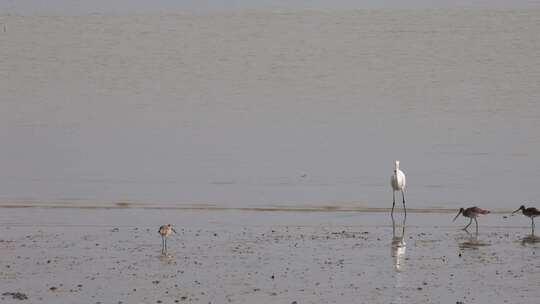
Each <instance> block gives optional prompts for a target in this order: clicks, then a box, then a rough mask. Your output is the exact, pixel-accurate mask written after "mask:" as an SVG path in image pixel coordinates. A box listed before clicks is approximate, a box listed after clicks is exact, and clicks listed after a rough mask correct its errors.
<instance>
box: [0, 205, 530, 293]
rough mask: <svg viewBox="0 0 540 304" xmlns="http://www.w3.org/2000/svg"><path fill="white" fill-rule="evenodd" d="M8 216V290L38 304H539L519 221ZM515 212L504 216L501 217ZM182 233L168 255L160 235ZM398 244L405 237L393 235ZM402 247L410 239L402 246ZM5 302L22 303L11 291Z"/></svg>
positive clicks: (104, 212) (153, 213)
mask: <svg viewBox="0 0 540 304" xmlns="http://www.w3.org/2000/svg"><path fill="white" fill-rule="evenodd" d="M401 216H402V214H400V213H396V222H397V223H396V224H397V225H396V230H395V231H394V232H395V235H394V234H393V231H392V221H391V218H390V216H389V215H388V214H387V213H373V212H368V213H364V212H357V213H355V212H315V213H314V212H277V211H274V212H264V211H257V212H254V211H240V210H228V211H227V210H223V211H216V212H209V211H205V210H166V211H165V210H159V209H138V208H132V209H130V208H127V209H62V208H4V209H2V213H1V214H0V231H1V233H0V256H1V257H2V258H1V259H0V282H1V284H0V286H2V287H1V290H0V294H3V293H16V292H20V293H22V294H24V295H26V296H27V297H28V300H27V301H28V302H31V303H40V302H41V303H57V302H69V303H254V302H257V303H294V302H296V303H353V302H354V303H456V302H458V301H461V302H463V303H487V302H491V303H536V301H537V299H538V297H540V292H539V291H538V288H537V282H538V281H539V280H540V271H539V270H540V267H539V263H538V261H539V260H538V259H539V257H538V253H539V251H540V243H529V242H526V241H525V242H524V241H523V240H524V239H525V240H526V237H527V235H528V234H529V233H530V228H529V226H528V225H529V223H530V222H529V221H528V219H526V218H525V217H523V216H506V215H500V214H490V215H488V216H485V217H483V218H481V219H480V220H479V224H480V233H479V235H478V237H477V238H474V236H471V235H469V234H467V233H466V232H464V231H461V230H459V229H460V228H462V227H463V226H464V225H465V224H466V223H465V221H464V220H461V221H459V220H458V221H456V222H455V223H452V222H451V216H450V215H449V214H447V213H410V214H409V216H408V219H407V223H406V229H405V232H404V237H403V238H402V239H400V236H401V234H402V232H403V230H402V226H401V225H402V220H403V218H402V217H401ZM505 216H506V217H505ZM164 223H172V224H174V225H175V227H176V230H177V231H178V234H173V235H172V236H171V237H170V238H169V242H168V245H169V256H166V257H164V256H161V254H160V250H161V239H160V237H159V235H158V234H157V228H158V227H159V225H161V224H164ZM394 236H395V237H397V239H396V238H394ZM396 240H398V241H399V240H400V241H401V243H400V244H398V245H397V246H396V244H397V243H399V242H396ZM0 299H2V302H3V303H20V302H21V300H19V299H15V298H13V297H12V296H11V295H4V296H0Z"/></svg>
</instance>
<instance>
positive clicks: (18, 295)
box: [2, 292, 28, 300]
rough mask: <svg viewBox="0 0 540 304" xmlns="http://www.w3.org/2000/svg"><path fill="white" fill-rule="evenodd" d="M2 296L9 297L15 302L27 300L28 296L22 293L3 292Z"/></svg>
mask: <svg viewBox="0 0 540 304" xmlns="http://www.w3.org/2000/svg"><path fill="white" fill-rule="evenodd" d="M2 295H3V296H11V297H13V299H16V300H28V296H27V295H25V294H24V293H22V292H4V293H3V294H2Z"/></svg>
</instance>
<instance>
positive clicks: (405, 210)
mask: <svg viewBox="0 0 540 304" xmlns="http://www.w3.org/2000/svg"><path fill="white" fill-rule="evenodd" d="M401 197H402V198H403V212H405V218H407V207H405V192H404V191H403V190H401Z"/></svg>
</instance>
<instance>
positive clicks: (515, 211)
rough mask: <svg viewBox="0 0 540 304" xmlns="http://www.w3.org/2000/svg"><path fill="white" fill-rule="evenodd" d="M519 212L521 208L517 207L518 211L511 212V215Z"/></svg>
mask: <svg viewBox="0 0 540 304" xmlns="http://www.w3.org/2000/svg"><path fill="white" fill-rule="evenodd" d="M520 210H521V207H519V209H518V210H516V211H514V212H512V214H514V213H516V212H518V211H520Z"/></svg>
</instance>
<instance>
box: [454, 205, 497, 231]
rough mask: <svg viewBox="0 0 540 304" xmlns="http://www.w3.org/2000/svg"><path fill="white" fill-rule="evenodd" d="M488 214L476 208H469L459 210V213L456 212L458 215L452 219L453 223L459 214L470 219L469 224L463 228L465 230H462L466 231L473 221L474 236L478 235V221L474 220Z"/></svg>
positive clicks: (486, 211)
mask: <svg viewBox="0 0 540 304" xmlns="http://www.w3.org/2000/svg"><path fill="white" fill-rule="evenodd" d="M488 213H489V211H488V210H484V209H482V208H478V207H470V208H467V209H463V208H459V212H458V214H457V215H456V217H455V218H454V220H453V221H455V220H456V219H457V218H458V216H459V215H460V214H463V216H464V217H468V218H470V219H471V220H470V221H469V224H467V226H465V228H463V230H465V231H468V230H467V228H469V226H470V225H471V224H472V221H473V219H474V222H475V223H476V234H478V221H477V220H476V218H477V217H478V216H479V215H483V214H488Z"/></svg>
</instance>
